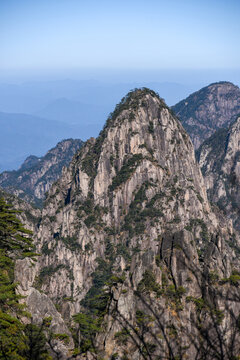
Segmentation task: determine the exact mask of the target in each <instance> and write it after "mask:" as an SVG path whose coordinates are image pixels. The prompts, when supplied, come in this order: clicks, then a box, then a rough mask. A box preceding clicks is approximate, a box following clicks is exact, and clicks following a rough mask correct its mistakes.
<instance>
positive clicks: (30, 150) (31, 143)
mask: <svg viewBox="0 0 240 360" xmlns="http://www.w3.org/2000/svg"><path fill="white" fill-rule="evenodd" d="M0 128H1V131H0V171H4V170H13V169H17V168H18V167H19V166H20V165H21V163H22V162H23V161H24V160H25V158H26V157H27V156H29V155H30V154H35V155H36V156H42V154H44V153H46V151H48V150H49V149H50V148H51V147H53V146H55V144H56V143H57V142H58V141H61V140H63V139H66V138H76V137H78V138H81V139H83V140H85V139H87V138H89V137H90V136H97V135H98V132H99V131H100V129H101V126H100V125H96V124H86V125H69V124H66V123H62V122H60V121H54V120H48V119H44V118H40V117H37V116H33V115H28V114H8V113H2V112H0Z"/></svg>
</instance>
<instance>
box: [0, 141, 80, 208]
mask: <svg viewBox="0 0 240 360" xmlns="http://www.w3.org/2000/svg"><path fill="white" fill-rule="evenodd" d="M82 145H83V142H82V141H81V140H78V139H67V140H63V141H61V142H59V143H58V144H57V145H56V146H55V147H54V148H53V149H51V150H49V151H48V152H47V154H46V155H45V156H43V157H36V156H32V155H31V156H29V157H28V158H27V159H26V160H25V161H24V163H23V164H22V166H21V167H20V169H19V170H17V171H5V172H3V173H2V174H0V186H1V187H2V188H3V189H5V190H6V191H7V192H9V193H12V194H15V195H17V196H19V197H20V198H22V199H25V200H26V201H30V202H33V203H35V204H37V205H40V204H41V202H42V200H43V198H44V196H45V193H46V191H48V190H49V189H50V187H51V185H52V184H53V182H54V181H56V180H57V179H58V178H59V177H60V175H61V172H62V168H63V166H68V165H69V163H70V161H71V160H72V157H73V155H74V154H75V153H76V152H77V151H78V150H79V149H80V148H81V146H82Z"/></svg>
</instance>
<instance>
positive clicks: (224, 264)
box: [18, 89, 239, 359]
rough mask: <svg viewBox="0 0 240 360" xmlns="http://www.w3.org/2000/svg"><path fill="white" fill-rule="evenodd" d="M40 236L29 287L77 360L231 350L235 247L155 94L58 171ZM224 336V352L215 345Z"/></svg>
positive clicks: (127, 106) (133, 105)
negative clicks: (67, 329)
mask: <svg viewBox="0 0 240 360" xmlns="http://www.w3.org/2000/svg"><path fill="white" fill-rule="evenodd" d="M36 236H37V241H36V244H37V248H38V251H39V252H41V254H42V256H41V257H40V259H39V261H38V264H37V266H36V276H35V277H34V276H32V277H31V276H29V278H28V284H27V288H31V289H32V290H31V291H32V292H31V294H32V293H34V291H35V290H34V289H37V291H41V292H43V293H44V294H45V295H47V298H48V299H50V301H51V302H52V303H54V304H56V306H57V308H58V310H59V311H60V313H61V316H62V317H63V319H64V321H65V324H67V325H68V326H72V327H73V329H75V330H74V331H75V335H74V338H75V346H76V348H77V350H76V354H77V353H78V355H76V356H78V358H79V359H85V358H90V359H91V358H106V359H113V358H114V359H116V358H119V359H120V358H121V359H127V358H132V359H157V358H167V359H173V358H177V357H179V358H183V357H188V358H191V359H200V358H205V359H213V358H214V356H213V354H214V351H215V353H216V352H219V351H220V352H221V351H223V352H224V353H226V352H227V351H228V349H229V346H230V345H229V344H230V343H231V341H232V339H233V335H232V333H233V332H231V328H232V329H233V328H234V327H233V325H234V324H235V323H234V321H235V320H236V319H235V318H236V316H237V314H238V313H239V303H238V302H237V301H236V300H235V296H233V297H232V300H231V299H230V294H234V295H235V292H236V289H237V288H236V286H235V285H236V284H237V283H238V276H239V275H238V274H239V273H238V271H239V261H238V258H237V256H236V251H235V249H237V247H238V238H237V236H236V235H235V233H234V232H233V230H232V228H231V222H229V221H227V220H225V219H224V218H223V217H221V218H220V217H219V215H217V214H216V213H214V211H213V210H212V208H211V207H210V205H209V202H208V199H207V195H206V190H205V186H204V181H203V178H202V175H201V171H200V168H199V166H198V164H197V162H196V160H195V155H194V149H193V146H192V143H191V141H190V139H189V137H188V135H187V134H186V132H185V130H184V129H183V127H182V125H181V124H180V122H179V121H178V120H177V118H176V117H175V116H174V114H173V113H172V111H171V110H170V109H169V108H168V107H167V106H166V104H165V103H164V102H163V100H162V99H161V98H159V96H158V95H157V94H155V93H154V92H153V91H151V90H148V89H139V90H135V91H133V92H130V93H129V94H128V95H127V96H126V97H125V98H124V99H123V100H122V101H121V103H120V104H118V105H117V106H116V109H115V111H114V112H113V113H112V114H111V115H110V117H109V119H108V121H107V123H106V125H105V127H104V129H103V130H102V132H101V133H100V135H99V137H98V138H97V139H93V138H92V139H90V140H89V141H88V142H87V143H86V144H85V145H84V146H83V148H82V149H81V151H80V152H78V153H77V154H76V155H75V156H74V158H73V160H72V162H71V164H70V166H69V168H64V171H63V174H62V176H61V178H60V179H59V180H58V181H57V182H56V183H55V184H54V185H53V186H52V187H51V189H50V190H49V194H48V198H47V200H46V202H45V206H44V208H43V211H42V220H41V223H40V225H39V227H38V231H37V234H36ZM229 245H231V246H229ZM21 266H25V265H24V264H22V265H21ZM21 266H20V267H21ZM20 271H21V269H20V268H19V273H20ZM231 276H235V277H234V278H233V277H232V278H231ZM18 281H19V283H20V286H22V287H23V286H24V284H23V283H22V281H24V279H23V280H22V281H21V278H18ZM25 287H26V286H25ZM26 291H28V290H27V289H26ZM226 297H228V298H229V306H228V307H227V306H226ZM42 301H43V300H42ZM28 304H29V306H31V311H32V313H33V314H35V313H37V311H38V306H37V304H35V303H34V301H32V300H31V299H30V297H29V298H28ZM228 309H231V311H227V310H228ZM72 316H74V319H75V323H74V322H73V320H72ZM84 324H85V325H84ZM86 324H87V325H86ZM210 324H211V326H209V325H210ZM235 325H236V324H235ZM84 326H85V327H84ZM203 329H204V331H203ZM221 332H222V333H224V334H228V335H227V336H224V337H223V342H224V344H219V342H218V341H215V340H214V341H212V339H215V338H216V336H217V335H216V334H218V333H219V334H220V333H221ZM207 338H208V339H209V340H207ZM235 340H236V341H235V342H234V347H235V346H236V344H237V345H239V343H238V342H237V341H238V340H237V338H236V339H235ZM209 343H210V345H209ZM235 343H236V344H235ZM233 353H234V354H235V353H236V349H235V348H234V349H233ZM63 356H64V355H63Z"/></svg>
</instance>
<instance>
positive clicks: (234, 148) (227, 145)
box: [197, 117, 240, 230]
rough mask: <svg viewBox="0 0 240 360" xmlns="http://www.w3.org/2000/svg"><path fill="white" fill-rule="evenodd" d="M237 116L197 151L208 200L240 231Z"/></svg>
mask: <svg viewBox="0 0 240 360" xmlns="http://www.w3.org/2000/svg"><path fill="white" fill-rule="evenodd" d="M239 144H240V117H238V118H237V119H236V121H235V122H234V123H233V124H232V125H231V126H230V127H229V128H228V129H221V130H219V131H217V132H216V133H215V134H214V135H213V136H212V137H210V139H208V140H206V141H205V142H204V143H203V144H202V145H201V147H200V148H199V150H198V152H197V157H198V160H199V164H200V167H201V170H202V173H203V176H204V180H205V185H206V188H207V192H208V195H209V199H210V200H211V201H212V202H214V203H217V205H218V206H219V207H220V209H222V210H223V211H224V213H225V214H226V215H227V216H228V217H229V218H230V219H232V220H233V224H234V226H235V227H236V228H237V229H238V230H240V218H239V214H240V206H239V203H240V202H239V200H240V198H239V193H240V167H239V166H240V157H239V156H240V151H239Z"/></svg>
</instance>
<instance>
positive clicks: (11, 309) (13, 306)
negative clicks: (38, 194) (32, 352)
mask: <svg viewBox="0 0 240 360" xmlns="http://www.w3.org/2000/svg"><path fill="white" fill-rule="evenodd" d="M18 213H19V212H18V211H16V210H14V209H12V207H11V206H10V205H8V204H7V203H6V202H5V200H4V199H3V198H0V359H6V360H13V359H14V360H24V359H26V357H25V356H22V354H24V353H25V352H26V350H27V348H28V337H27V332H26V331H24V330H25V325H24V324H23V323H22V322H21V317H22V316H23V315H26V312H25V311H24V305H23V304H20V303H19V299H20V298H21V296H20V295H17V294H16V286H17V284H16V283H14V263H15V260H16V259H18V258H24V257H31V258H32V259H34V255H36V254H34V252H33V249H34V246H33V242H32V239H31V237H30V235H31V231H29V230H27V229H25V228H24V226H23V225H22V223H21V222H20V220H19V219H18V218H17V217H16V215H17V214H18Z"/></svg>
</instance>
